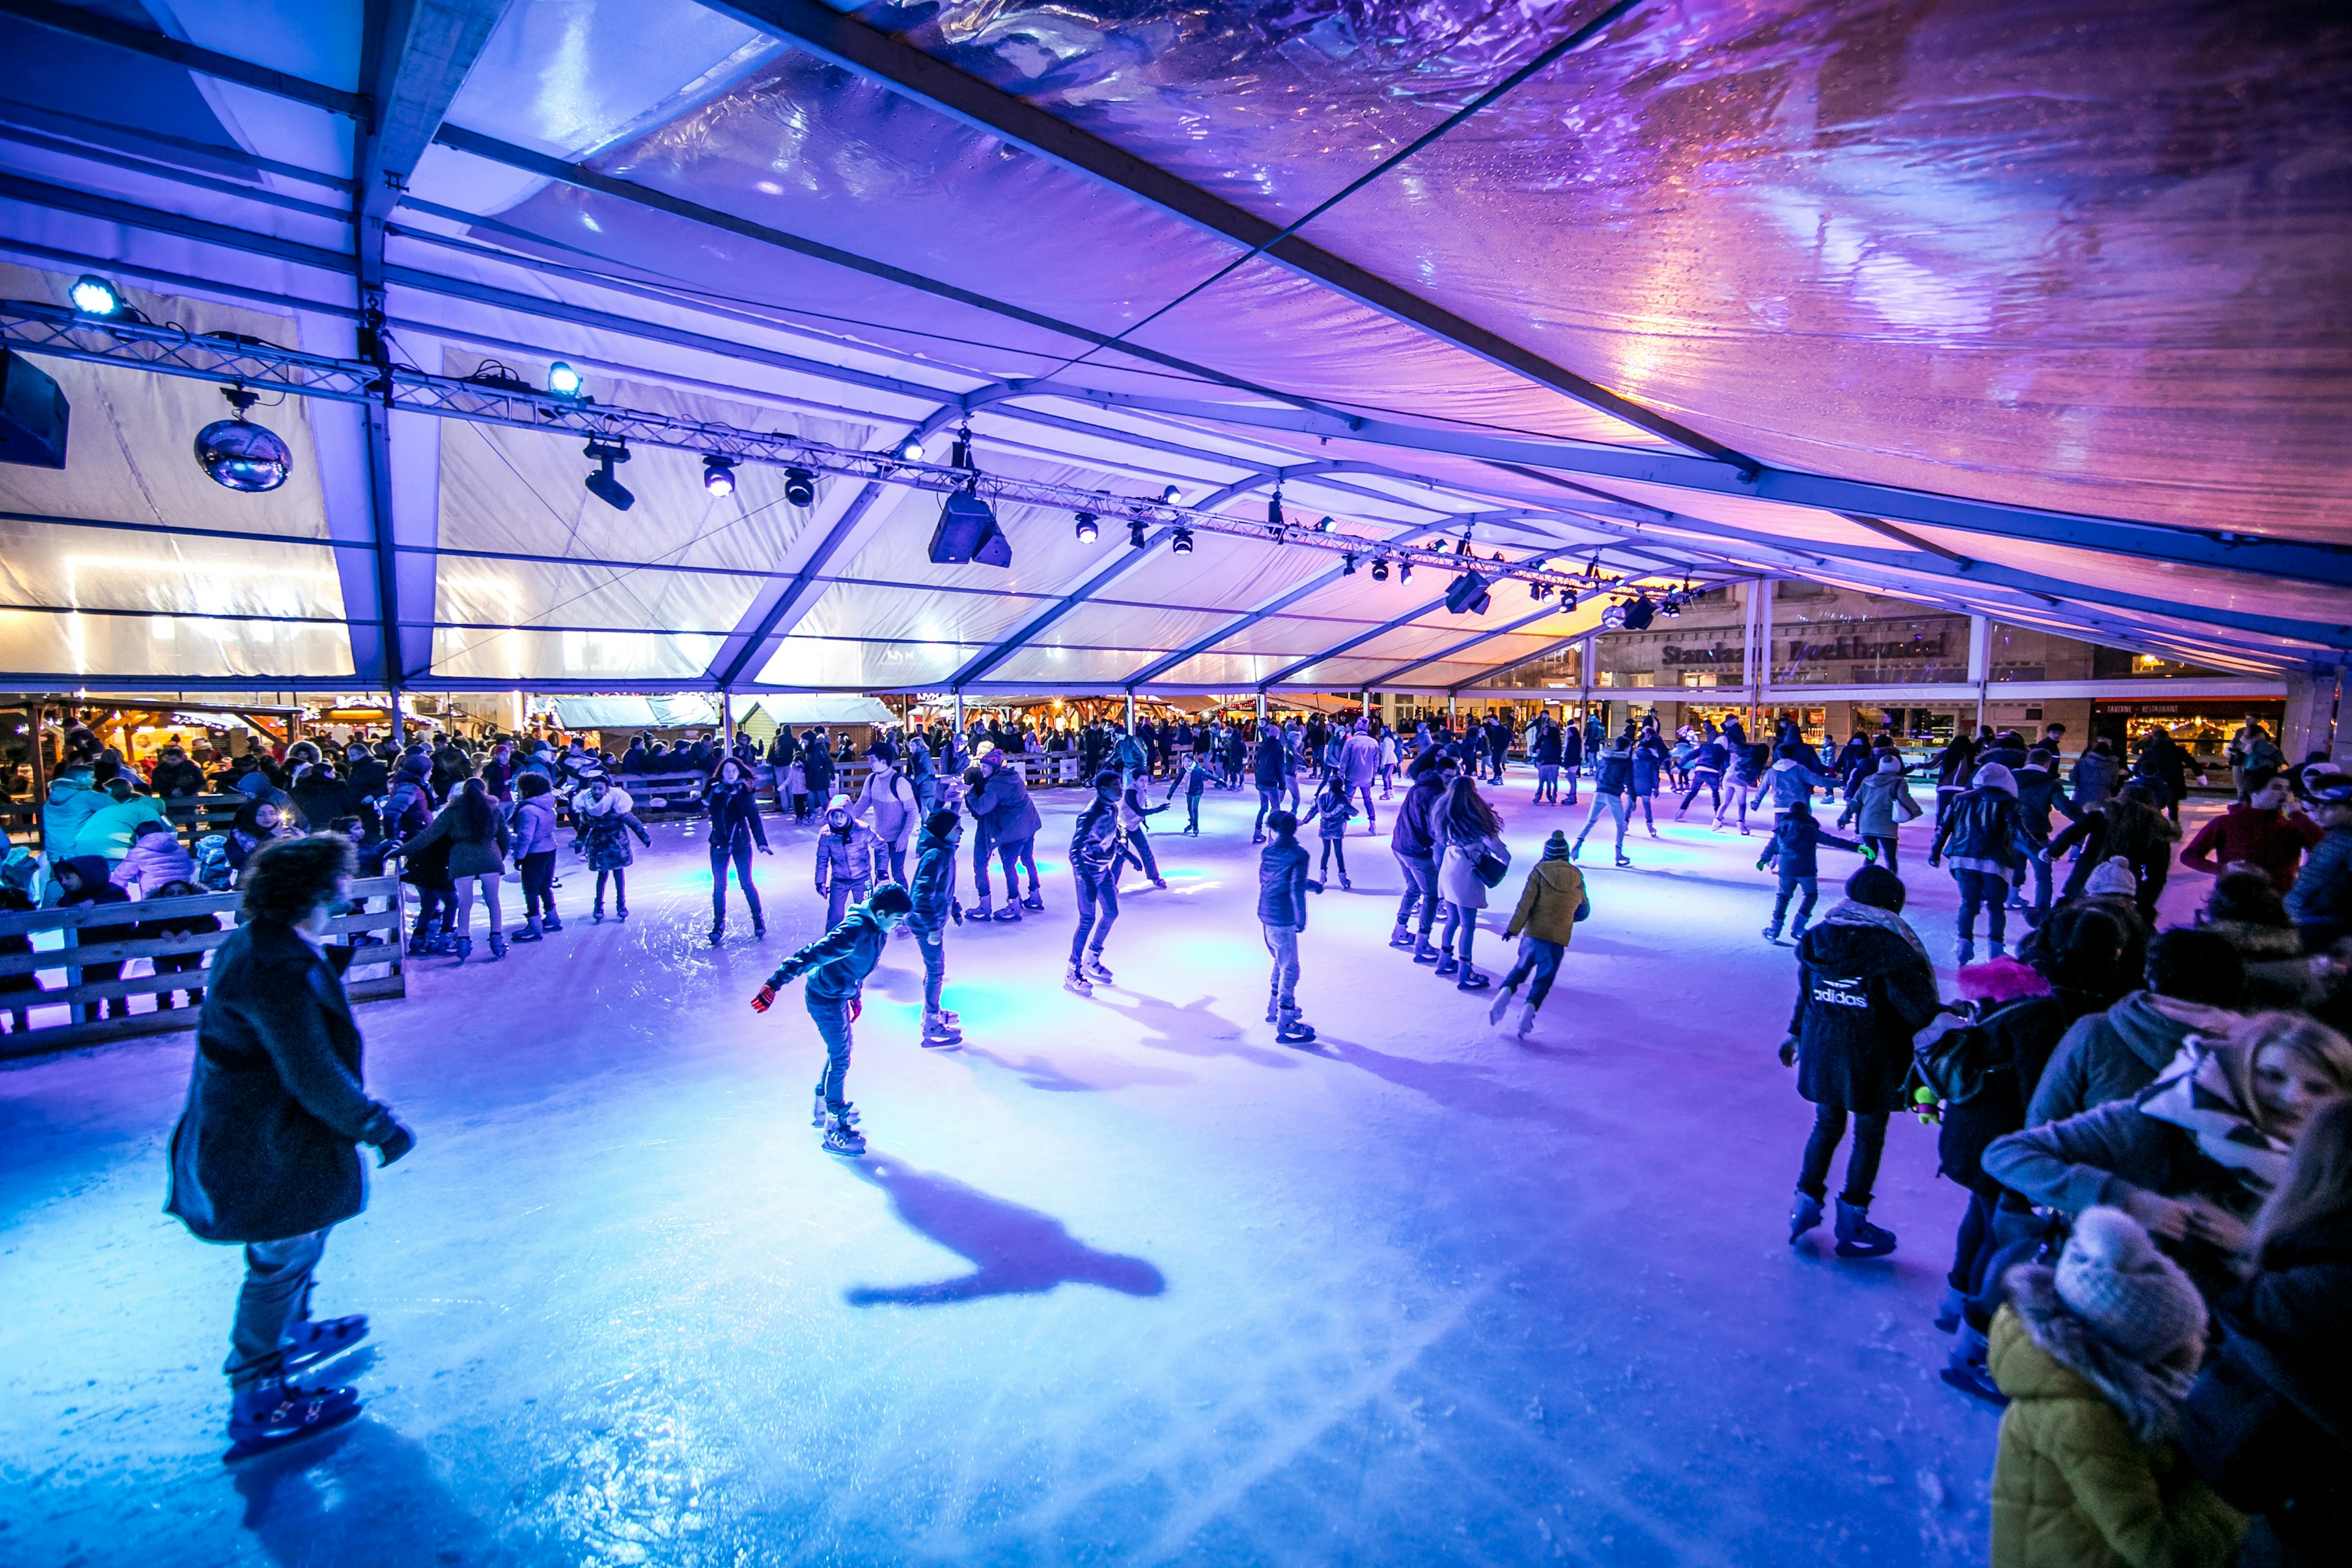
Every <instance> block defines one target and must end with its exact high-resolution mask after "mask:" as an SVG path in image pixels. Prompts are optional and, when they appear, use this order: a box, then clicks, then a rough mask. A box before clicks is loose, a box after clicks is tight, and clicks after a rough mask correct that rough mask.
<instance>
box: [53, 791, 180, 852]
mask: <svg viewBox="0 0 2352 1568" xmlns="http://www.w3.org/2000/svg"><path fill="white" fill-rule="evenodd" d="M100 795H102V796H103V798H102V799H101V801H100V805H99V807H98V809H97V810H96V811H93V812H91V813H90V814H89V817H88V818H87V819H85V820H84V821H83V823H82V825H81V832H80V834H79V836H78V837H76V838H75V839H74V851H73V852H74V854H76V855H95V856H97V857H99V858H100V859H102V860H104V861H105V862H106V863H107V864H108V865H109V866H112V865H116V864H118V863H119V862H120V861H121V859H122V858H123V857H124V856H125V855H128V854H130V853H131V840H132V839H133V838H135V837H138V836H139V834H140V832H141V831H142V828H141V825H142V823H149V822H160V823H163V825H164V826H166V827H169V826H171V819H170V818H169V817H167V816H164V815H163V803H162V802H161V801H159V800H157V799H156V798H155V797H154V796H153V795H141V794H139V793H138V791H137V790H135V789H134V788H133V787H132V786H131V779H130V776H129V775H128V774H124V773H117V774H116V775H115V776H114V777H113V778H112V779H110V780H109V781H108V783H107V785H106V788H105V789H104V790H102V791H101V792H100Z"/></svg>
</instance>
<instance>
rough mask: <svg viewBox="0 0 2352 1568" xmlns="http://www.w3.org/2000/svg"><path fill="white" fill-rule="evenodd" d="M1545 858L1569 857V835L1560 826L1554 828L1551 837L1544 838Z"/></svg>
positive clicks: (1561, 858)
mask: <svg viewBox="0 0 2352 1568" xmlns="http://www.w3.org/2000/svg"><path fill="white" fill-rule="evenodd" d="M1543 858H1545V859H1547V860H1565V859H1567V858H1568V835H1567V834H1565V833H1562V832H1560V831H1559V829H1558V828H1554V829H1552V835H1551V837H1549V838H1547V839H1545V840H1544V847H1543Z"/></svg>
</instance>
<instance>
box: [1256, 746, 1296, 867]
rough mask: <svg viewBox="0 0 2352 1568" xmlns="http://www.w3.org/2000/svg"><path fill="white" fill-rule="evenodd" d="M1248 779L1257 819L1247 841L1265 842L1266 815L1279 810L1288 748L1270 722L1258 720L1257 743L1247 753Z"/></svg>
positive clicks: (1287, 768)
mask: <svg viewBox="0 0 2352 1568" xmlns="http://www.w3.org/2000/svg"><path fill="white" fill-rule="evenodd" d="M1250 768H1251V778H1252V779H1253V780H1254V781H1255V784H1256V785H1257V820H1256V821H1255V823H1253V824H1252V825H1251V826H1250V842H1251V843H1253V844H1263V843H1265V818H1266V814H1267V813H1268V812H1272V811H1279V810H1281V809H1282V792H1283V789H1284V786H1285V785H1286V784H1289V781H1290V747H1289V744H1288V743H1287V742H1285V741H1284V739H1283V737H1282V731H1280V730H1277V729H1276V728H1275V727H1274V725H1273V724H1272V723H1270V722H1269V723H1261V724H1260V725H1259V726H1258V731H1257V746H1256V748H1255V750H1254V751H1253V752H1251V755H1250Z"/></svg>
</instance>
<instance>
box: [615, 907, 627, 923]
mask: <svg viewBox="0 0 2352 1568" xmlns="http://www.w3.org/2000/svg"><path fill="white" fill-rule="evenodd" d="M613 918H614V920H616V921H625V920H627V919H628V918H629V906H628V905H626V904H623V905H622V906H621V907H620V908H619V909H616V910H614V911H613Z"/></svg>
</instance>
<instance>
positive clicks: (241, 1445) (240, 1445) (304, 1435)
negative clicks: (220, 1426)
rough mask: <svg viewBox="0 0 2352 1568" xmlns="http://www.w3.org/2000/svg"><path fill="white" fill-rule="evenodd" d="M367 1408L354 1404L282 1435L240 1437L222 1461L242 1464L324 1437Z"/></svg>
mask: <svg viewBox="0 0 2352 1568" xmlns="http://www.w3.org/2000/svg"><path fill="white" fill-rule="evenodd" d="M365 1408H366V1406H365V1405H352V1407H351V1408H350V1409H349V1410H345V1411H341V1412H340V1413H338V1414H336V1415H331V1416H329V1417H328V1418H327V1419H326V1420H324V1421H318V1422H313V1423H312V1424H311V1425H310V1426H305V1427H303V1428H301V1429H300V1430H299V1431H295V1432H288V1433H286V1434H284V1435H283V1436H277V1437H244V1438H240V1439H238V1440H237V1441H236V1442H234V1443H232V1444H230V1445H229V1447H228V1452H227V1453H226V1454H223V1455H222V1456H221V1463H222V1464H224V1465H241V1464H243V1463H245V1462H246V1461H247V1459H257V1458H261V1457H262V1456H264V1455H266V1454H275V1453H278V1452H279V1451H281V1450H283V1449H286V1448H291V1447H295V1446H296V1445H297V1444H300V1443H307V1442H310V1440H311V1439H312V1438H314V1437H323V1436H326V1435H327V1434H328V1433H330V1432H336V1431H340V1430H341V1429H342V1428H343V1427H345V1426H350V1425H351V1424H352V1422H354V1421H356V1420H358V1419H359V1418H360V1414H361V1412H362V1411H363V1410H364V1409H365Z"/></svg>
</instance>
